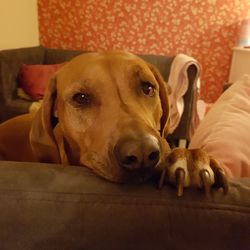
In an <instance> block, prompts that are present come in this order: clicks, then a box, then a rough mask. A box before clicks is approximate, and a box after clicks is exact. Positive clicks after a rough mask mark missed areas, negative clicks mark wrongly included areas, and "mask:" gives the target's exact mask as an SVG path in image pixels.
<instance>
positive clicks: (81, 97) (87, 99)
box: [72, 93, 91, 106]
mask: <svg viewBox="0 0 250 250" xmlns="http://www.w3.org/2000/svg"><path fill="white" fill-rule="evenodd" d="M72 100H73V101H74V102H75V103H76V104H77V105H80V106H85V105H89V104H90V103H91V96H90V95H89V94H87V93H76V94H74V95H73V97H72Z"/></svg>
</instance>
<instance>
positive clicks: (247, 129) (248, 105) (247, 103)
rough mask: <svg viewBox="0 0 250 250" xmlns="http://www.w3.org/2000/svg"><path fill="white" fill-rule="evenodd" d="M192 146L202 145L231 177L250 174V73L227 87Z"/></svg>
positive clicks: (193, 140)
mask: <svg viewBox="0 0 250 250" xmlns="http://www.w3.org/2000/svg"><path fill="white" fill-rule="evenodd" d="M189 148H190V149H192V148H202V149H204V150H205V151H207V153H208V154H210V155H211V156H212V157H214V158H215V159H217V160H218V161H219V162H220V163H221V165H222V167H223V168H224V169H225V171H226V173H227V175H228V176H229V177H250V76H247V75H245V76H244V77H243V78H242V79H240V80H239V81H237V82H235V83H234V84H233V85H232V86H231V87H230V88H229V89H227V90H226V91H225V92H224V93H223V94H222V95H221V96H220V98H219V99H218V100H217V101H216V103H215V104H214V105H213V106H212V107H211V109H210V110H209V112H208V113H207V115H206V116H205V118H204V120H203V121H202V122H201V123H200V125H199V127H198V128H197V130H196V131H195V133H194V135H193V137H192V138H191V142H190V145H189Z"/></svg>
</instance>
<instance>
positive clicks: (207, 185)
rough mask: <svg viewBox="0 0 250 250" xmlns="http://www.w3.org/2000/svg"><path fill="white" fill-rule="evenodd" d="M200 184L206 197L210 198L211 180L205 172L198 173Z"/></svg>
mask: <svg viewBox="0 0 250 250" xmlns="http://www.w3.org/2000/svg"><path fill="white" fill-rule="evenodd" d="M200 177H201V182H202V185H203V188H204V191H205V195H206V196H210V191H211V179H210V174H209V172H208V171H207V170H201V171H200Z"/></svg>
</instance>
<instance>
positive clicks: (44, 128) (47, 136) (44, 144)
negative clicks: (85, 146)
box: [30, 76, 61, 163]
mask: <svg viewBox="0 0 250 250" xmlns="http://www.w3.org/2000/svg"><path fill="white" fill-rule="evenodd" d="M56 95H57V93H56V76H54V77H52V78H51V79H50V81H49V83H48V86H47V89H46V92H45V95H44V99H43V103H42V106H41V108H40V109H39V110H38V111H37V113H36V115H35V118H34V120H33V122H32V125H31V130H30V143H31V147H32V150H33V152H34V154H35V156H36V157H37V160H38V161H40V162H48V163H61V158H60V153H59V148H58V145H57V143H56V139H55V135H54V132H53V128H54V127H55V126H56V124H57V118H56V117H54V105H55V102H56Z"/></svg>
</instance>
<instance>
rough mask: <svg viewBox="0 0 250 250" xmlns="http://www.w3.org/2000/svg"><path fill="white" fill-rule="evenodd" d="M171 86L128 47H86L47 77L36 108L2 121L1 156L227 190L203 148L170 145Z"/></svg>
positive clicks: (121, 178) (118, 177)
mask: <svg viewBox="0 0 250 250" xmlns="http://www.w3.org/2000/svg"><path fill="white" fill-rule="evenodd" d="M169 114H170V107H169V102H168V87H167V84H166V83H165V82H164V80H163V78H162V76H161V75H160V73H159V71H158V70H157V69H156V68H155V67H154V66H152V65H150V64H148V63H146V62H145V61H144V60H142V59H141V58H139V57H137V56H135V55H133V54H130V53H126V52H107V53H94V52H93V53H84V54H82V55H80V56H77V57H75V58H74V59H72V60H71V61H70V62H69V63H67V64H65V65H64V66H63V67H62V68H61V69H60V70H59V71H58V72H57V73H56V74H55V75H54V76H53V77H52V78H51V79H50V81H49V83H48V86H47V90H46V93H45V96H44V100H43V104H42V106H41V108H40V109H39V110H38V111H37V112H36V113H35V114H25V115H21V116H18V117H15V118H12V119H10V120H8V121H6V122H4V123H2V124H1V125H0V155H1V157H2V159H4V160H12V161H33V162H47V163H61V164H66V165H80V166H85V167H88V168H90V169H92V170H93V171H94V172H95V173H96V174H97V175H99V176H101V177H103V178H105V179H108V180H110V181H113V182H141V181H144V180H146V179H148V178H150V177H152V176H155V175H156V173H160V181H159V187H162V185H163V184H164V183H165V182H170V183H173V184H175V185H176V186H177V194H178V195H179V196H181V195H182V194H183V188H184V187H190V186H191V187H197V188H204V190H205V193H206V194H209V192H210V189H211V186H212V185H215V186H217V187H222V188H223V190H224V192H225V193H226V192H227V191H228V182H227V178H226V176H225V173H224V170H223V169H222V168H221V167H220V165H219V164H218V163H217V162H216V161H215V160H214V159H213V158H211V157H209V156H208V155H207V154H206V153H205V152H204V151H202V150H201V149H195V150H188V149H183V148H175V149H173V150H171V149H170V147H169V145H168V143H167V141H166V139H165V138H166V137H167V135H168V128H169Z"/></svg>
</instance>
